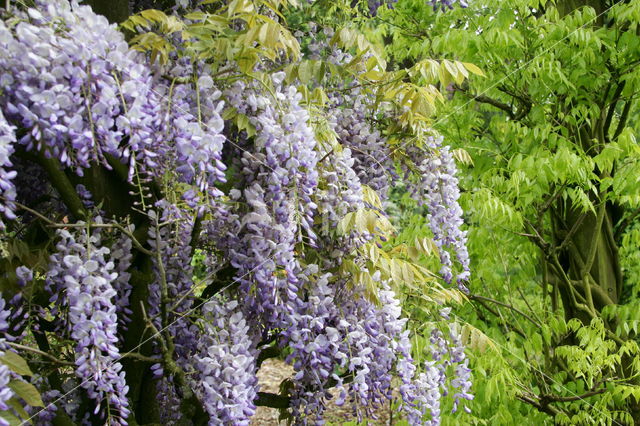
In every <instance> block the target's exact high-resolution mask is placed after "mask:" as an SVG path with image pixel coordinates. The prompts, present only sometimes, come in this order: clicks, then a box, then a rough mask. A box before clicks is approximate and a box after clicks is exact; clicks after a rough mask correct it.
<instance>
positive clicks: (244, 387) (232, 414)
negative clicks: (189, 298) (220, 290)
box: [194, 297, 258, 426]
mask: <svg viewBox="0 0 640 426" xmlns="http://www.w3.org/2000/svg"><path fill="white" fill-rule="evenodd" d="M199 324H200V326H201V327H202V328H203V330H204V332H203V333H202V336H201V337H200V339H199V340H198V347H199V353H198V355H196V356H195V362H194V369H195V371H196V372H197V373H196V377H197V378H198V381H197V382H196V385H195V389H196V392H197V393H198V395H199V397H200V399H201V400H202V402H203V405H204V408H205V410H206V411H207V412H208V413H209V424H210V425H211V426H213V425H219V424H233V425H249V419H250V417H251V416H253V414H254V413H255V409H256V406H255V404H254V400H255V399H256V396H257V390H258V378H257V376H256V372H257V368H256V355H257V351H256V348H255V342H254V340H255V338H252V336H254V335H253V333H252V332H251V330H250V329H249V324H248V323H247V321H246V320H245V318H244V314H243V313H242V310H241V309H240V306H239V304H238V302H237V301H235V300H227V299H223V298H221V297H216V298H213V299H212V300H210V301H208V302H207V303H205V304H204V305H203V307H202V319H201V320H200V323H199ZM254 337H255V336H254Z"/></svg>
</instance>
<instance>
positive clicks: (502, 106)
mask: <svg viewBox="0 0 640 426" xmlns="http://www.w3.org/2000/svg"><path fill="white" fill-rule="evenodd" d="M454 90H458V91H460V92H462V93H464V94H465V95H467V96H468V97H470V98H471V99H473V100H475V101H477V102H480V103H483V104H489V105H491V106H494V107H496V108H498V109H501V110H503V111H504V112H506V113H507V114H509V117H510V118H511V119H515V117H516V116H515V114H514V113H513V109H512V108H511V105H508V104H505V103H504V102H501V101H499V100H497V99H493V98H490V97H488V96H485V95H474V94H472V93H470V92H469V91H468V90H467V89H464V88H462V87H460V86H458V85H456V86H454Z"/></svg>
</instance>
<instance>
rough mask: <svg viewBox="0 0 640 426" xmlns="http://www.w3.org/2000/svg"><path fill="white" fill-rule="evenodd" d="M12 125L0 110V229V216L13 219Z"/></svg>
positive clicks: (0, 227)
mask: <svg viewBox="0 0 640 426" xmlns="http://www.w3.org/2000/svg"><path fill="white" fill-rule="evenodd" d="M14 130H15V129H14V127H13V126H10V125H9V123H7V120H5V118H4V115H3V114H2V111H0V197H2V198H0V229H3V228H4V223H3V222H2V216H5V217H6V218H7V219H14V218H15V214H14V213H13V210H14V206H13V201H15V199H16V188H15V186H14V184H13V183H12V182H11V180H12V179H13V178H14V177H15V176H16V171H15V170H9V168H10V167H11V166H12V165H13V164H11V159H10V157H11V154H12V153H13V143H14V142H15V141H16V136H15V133H14Z"/></svg>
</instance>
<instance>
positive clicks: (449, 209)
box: [415, 136, 471, 292]
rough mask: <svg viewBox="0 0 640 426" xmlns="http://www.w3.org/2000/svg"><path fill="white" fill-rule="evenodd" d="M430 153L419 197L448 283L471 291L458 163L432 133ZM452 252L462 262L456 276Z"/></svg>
mask: <svg viewBox="0 0 640 426" xmlns="http://www.w3.org/2000/svg"><path fill="white" fill-rule="evenodd" d="M426 145H427V146H426V149H427V155H426V157H425V158H424V159H423V160H422V161H421V162H420V165H419V167H418V168H419V170H420V172H421V174H422V178H421V181H420V182H419V184H418V185H417V187H416V189H415V190H416V192H417V195H418V200H419V201H420V202H421V203H424V204H425V205H426V206H427V209H428V215H427V219H428V222H429V227H430V228H431V231H432V232H433V236H434V241H435V243H436V246H437V247H438V249H439V254H440V263H441V264H442V268H441V269H440V273H441V274H442V277H443V278H444V280H445V281H446V282H448V283H451V282H452V281H454V278H455V282H456V284H457V285H458V287H459V288H460V289H461V290H463V291H465V292H466V291H468V290H467V288H466V286H465V282H467V281H468V280H469V277H470V275H471V274H470V269H469V253H468V251H467V232H466V231H463V230H462V225H463V223H464V221H463V219H462V208H461V207H460V204H459V203H458V199H459V198H460V188H459V187H458V178H457V177H456V172H457V168H456V164H455V160H454V158H453V154H452V153H451V149H450V147H449V146H446V145H444V144H443V143H442V137H440V136H437V137H434V136H429V137H427V139H426ZM451 252H453V253H454V254H455V257H456V259H457V260H458V262H459V263H460V265H461V268H462V271H460V272H458V273H456V275H455V277H454V270H453V260H452V259H451Z"/></svg>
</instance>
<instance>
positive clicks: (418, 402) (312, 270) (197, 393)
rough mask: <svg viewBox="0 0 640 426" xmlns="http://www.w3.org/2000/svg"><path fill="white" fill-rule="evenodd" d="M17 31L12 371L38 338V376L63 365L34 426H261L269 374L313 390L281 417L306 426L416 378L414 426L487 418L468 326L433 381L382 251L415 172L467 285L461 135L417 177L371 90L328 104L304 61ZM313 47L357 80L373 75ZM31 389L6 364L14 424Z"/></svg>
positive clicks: (51, 28)
mask: <svg viewBox="0 0 640 426" xmlns="http://www.w3.org/2000/svg"><path fill="white" fill-rule="evenodd" d="M451 3H452V2H438V4H442V5H447V6H450V5H451ZM461 3H462V2H461ZM185 4H186V3H185ZM198 7H200V6H198ZM202 10H204V8H203V9H200V11H201V12H202ZM4 13H5V14H6V16H5V19H4V20H3V21H0V215H1V216H2V218H1V219H0V226H1V227H2V228H3V229H5V228H6V229H7V230H8V231H9V234H7V235H11V238H14V243H13V245H12V246H11V250H13V251H12V252H11V256H10V258H9V261H8V263H9V264H10V265H11V271H10V273H7V274H6V276H7V277H8V279H10V280H12V283H13V284H15V286H14V289H13V290H12V292H11V297H12V298H11V299H10V300H11V303H10V304H6V305H5V302H4V299H0V333H1V334H2V335H3V336H4V335H6V336H4V337H2V340H1V341H2V343H0V350H2V351H7V350H11V347H10V346H9V345H7V344H5V342H9V341H11V342H13V341H14V340H18V337H20V340H22V338H23V337H25V336H26V337H27V338H26V339H25V341H29V342H31V341H35V342H36V344H37V346H38V349H35V348H33V350H32V352H30V353H29V354H28V355H25V358H27V359H28V360H29V361H30V360H33V359H36V358H38V357H40V358H38V359H39V360H40V361H41V364H45V365H47V368H44V369H42V370H41V371H39V372H38V373H37V374H34V376H33V378H32V383H33V384H34V385H33V386H36V388H37V389H38V390H39V392H40V395H41V396H42V398H43V401H44V404H43V405H45V406H44V407H42V409H41V410H40V409H38V407H36V406H34V407H30V408H29V411H28V413H29V414H33V418H34V419H36V418H37V419H39V420H38V421H40V422H42V423H43V424H47V422H52V421H53V420H52V419H54V418H57V417H65V418H67V419H68V420H69V421H74V422H79V423H83V424H92V423H93V424H95V423H106V424H110V425H120V424H122V425H125V424H128V419H129V420H132V419H133V417H134V416H137V417H139V418H137V420H138V421H140V418H145V420H148V419H152V420H153V421H155V422H160V421H162V422H164V423H166V424H183V423H181V422H183V421H185V420H189V421H191V420H193V421H194V423H199V424H200V423H205V422H206V423H208V424H210V425H219V424H234V425H235V424H239V425H248V424H249V423H250V421H251V417H252V416H253V415H254V413H255V410H256V406H257V405H258V404H259V403H261V401H262V399H263V398H265V396H264V394H263V393H261V392H260V387H259V383H258V379H257V371H258V369H259V367H260V364H261V362H262V361H263V360H264V356H265V354H271V353H275V354H277V355H282V356H283V357H284V358H285V359H286V362H288V363H289V364H291V365H292V366H293V369H294V371H295V373H294V376H293V377H292V386H291V387H290V389H288V390H287V391H286V392H283V393H282V394H280V395H275V397H276V398H279V399H278V401H280V404H284V406H286V407H287V408H288V409H289V412H290V415H291V416H292V418H293V420H294V422H295V423H296V424H322V423H323V415H324V411H325V409H326V405H327V403H328V401H329V400H330V399H331V398H332V394H333V393H335V394H337V400H338V403H339V404H348V405H349V406H350V407H351V412H352V413H353V415H354V417H355V418H357V419H359V420H362V419H364V418H367V417H372V416H374V415H375V410H376V408H378V407H380V406H382V405H383V404H384V403H386V402H388V401H389V400H391V399H393V398H395V394H394V387H396V386H397V384H396V383H395V381H394V378H396V377H397V378H399V379H400V385H399V393H400V397H401V399H402V401H401V407H402V411H403V413H404V415H405V416H406V417H407V419H408V420H409V422H410V424H434V425H435V424H439V419H440V401H441V397H442V396H443V395H444V394H445V389H447V388H449V389H451V390H453V391H454V395H453V401H454V402H453V404H454V410H455V409H457V407H458V405H459V404H460V402H461V401H462V400H469V399H471V398H472V395H471V393H470V369H469V364H468V359H467V358H466V357H465V354H464V348H463V346H462V342H461V340H460V336H458V334H456V333H455V328H451V331H450V332H449V333H448V334H443V333H442V332H440V331H438V329H437V328H434V331H433V333H432V334H431V346H430V348H431V357H430V359H429V360H428V361H427V362H426V363H424V364H423V365H419V364H418V362H417V361H415V360H414V356H415V354H414V353H413V349H412V345H411V342H410V335H411V334H410V333H411V327H410V324H409V322H408V320H407V319H406V318H404V317H403V312H402V303H401V302H402V301H401V294H400V293H399V292H398V291H397V288H396V287H395V285H396V283H394V278H393V277H392V276H390V274H388V273H386V272H382V271H381V268H378V267H377V265H376V264H375V263H373V262H371V261H370V259H368V258H367V257H366V256H365V254H364V253H365V252H372V250H374V251H375V249H376V248H378V249H380V250H384V247H383V244H382V243H383V242H386V241H387V237H385V235H383V234H384V231H383V230H382V228H381V227H382V225H381V224H380V223H381V220H382V219H384V220H385V221H387V222H389V221H390V219H389V218H388V216H389V215H388V214H387V213H386V212H385V203H386V202H387V201H388V200H389V199H390V198H391V197H392V191H393V190H395V188H397V186H396V185H397V183H399V182H400V181H402V180H403V178H402V177H401V176H399V175H398V171H400V170H404V171H406V172H407V174H411V173H413V174H412V176H411V179H407V182H411V185H412V186H410V187H411V188H412V192H413V195H414V196H416V198H417V202H418V203H422V204H425V205H426V206H427V208H428V211H429V216H428V220H429V224H430V227H431V230H432V233H433V235H434V240H435V242H436V245H437V246H438V248H439V254H440V260H441V264H442V270H441V275H442V278H443V280H444V281H445V282H447V283H451V282H452V281H453V280H454V279H455V282H457V284H458V286H459V287H460V288H461V289H464V288H465V283H466V282H467V281H468V279H469V259H468V255H467V252H466V234H465V233H464V231H463V230H461V227H462V225H463V223H462V212H461V210H460V207H459V205H458V202H457V199H458V197H459V190H458V181H457V178H456V177H455V174H456V168H455V164H454V163H453V158H452V155H451V152H450V150H449V148H448V147H446V146H445V145H443V143H442V140H441V139H440V138H438V137H432V138H430V139H428V142H427V144H426V146H425V147H422V148H421V149H416V150H415V151H411V152H410V150H408V151H407V152H410V154H411V156H412V161H414V163H415V164H413V166H417V167H413V168H412V167H408V166H407V164H398V163H397V162H396V161H395V159H394V158H392V155H391V150H390V148H389V140H388V138H387V136H386V134H385V133H384V128H383V124H384V122H385V120H387V121H388V120H391V119H392V116H391V114H392V108H391V109H387V110H385V113H384V114H379V111H378V112H377V111H373V105H374V104H375V102H374V100H373V98H372V94H371V93H370V92H367V91H366V90H362V89H361V88H359V87H358V86H357V85H355V84H353V83H352V82H344V81H333V80H331V81H329V82H327V83H326V84H327V88H333V89H335V90H333V91H331V92H330V94H329V96H328V97H327V101H328V102H327V103H326V105H313V104H312V102H310V100H309V97H308V90H307V88H304V87H301V85H300V81H298V80H296V79H295V78H291V76H290V75H289V74H288V73H287V72H286V71H282V70H283V69H284V68H285V67H284V65H286V64H287V62H286V61H288V60H289V58H286V57H284V56H282V57H280V56H278V57H273V58H267V59H264V60H262V61H260V62H259V63H256V64H255V66H254V69H253V70H252V71H251V72H246V70H243V72H240V69H241V67H242V66H241V64H240V63H239V62H240V61H241V60H243V58H244V57H242V56H241V55H240V54H239V53H238V55H239V56H238V57H235V58H229V57H226V58H224V59H223V58H217V59H216V61H212V60H207V59H206V58H205V59H203V55H196V54H193V51H194V46H196V44H190V43H194V42H193V40H191V39H189V37H179V36H178V35H177V34H174V33H177V32H178V31H177V30H176V31H174V33H171V34H169V35H167V34H161V35H162V36H166V38H164V39H163V40H164V42H166V44H165V45H163V46H164V48H166V49H168V50H171V51H170V52H169V53H168V54H167V55H166V57H165V61H164V62H160V63H159V62H158V61H157V60H156V61H154V60H153V59H154V58H156V56H155V54H149V52H148V51H147V52H141V51H140V50H144V49H137V50H134V49H130V48H129V45H128V43H127V41H126V39H125V36H124V35H123V34H122V33H121V32H120V31H118V29H117V28H116V26H114V25H110V24H109V23H108V21H107V20H106V19H105V18H104V17H101V16H99V15H96V14H95V13H94V12H93V11H92V9H91V8H90V7H89V6H83V5H79V4H78V3H77V2H75V1H72V2H68V1H66V0H53V1H50V2H44V1H38V2H36V7H34V8H24V9H19V8H16V9H15V10H12V11H11V12H9V11H4ZM202 13H204V12H202ZM268 15H269V20H272V21H273V22H276V21H278V20H279V19H280V18H278V16H277V15H276V14H274V13H271V12H269V13H268ZM156 16H157V15H156ZM165 16H166V15H165ZM198 16H199V15H197V14H196V15H192V16H190V19H189V20H185V21H179V19H180V18H178V17H176V16H174V17H173V18H175V20H174V21H172V22H173V23H174V24H175V25H176V26H178V24H176V22H178V21H179V22H193V21H194V20H195V21H197V20H198V19H199V18H198ZM265 16H266V15H265ZM265 21H266V22H268V21H267V20H265ZM242 25H243V24H242V23H241V22H239V21H238V22H234V23H233V24H230V27H229V31H228V32H229V33H232V32H233V31H237V32H238V33H241V32H242V31H244V29H243V28H242ZM141 28H142V27H140V26H139V28H138V29H141ZM141 30H142V29H141ZM154 31H155V30H154ZM147 34H154V35H155V36H157V37H160V35H158V34H157V33H155V32H149V33H147ZM325 35H327V36H331V35H333V30H332V29H327V30H326V31H325ZM149 38H150V39H152V38H153V36H149ZM134 40H135V39H134ZM79 41H81V42H79ZM167 46H168V47H167ZM325 48H326V49H325ZM323 49H325V50H327V49H328V50H329V53H328V54H327V52H325V51H323ZM310 50H312V51H313V52H312V54H313V55H314V57H318V58H323V57H325V56H326V58H325V59H326V60H327V62H328V63H331V64H333V65H337V66H345V65H346V64H347V63H349V62H351V61H352V60H354V58H356V57H355V56H352V55H351V54H349V53H348V52H346V51H342V50H340V49H336V48H332V47H331V48H330V47H328V45H327V44H323V43H321V42H318V43H316V45H310ZM229 51H230V52H233V49H230V50H229ZM243 54H244V53H243ZM366 58H367V57H365V59H366ZM209 59H210V58H209ZM218 59H219V60H218ZM213 62H215V64H214V63H213ZM220 63H222V65H221V64H220ZM294 65H295V63H294ZM273 70H275V71H273ZM378 119H379V120H378ZM319 122H322V123H324V124H326V126H325V127H324V128H321V126H320V125H319V124H318V123H319ZM381 123H382V124H381ZM323 132H324V133H323ZM416 170H417V172H416ZM372 193H375V194H376V195H375V197H373V198H372V197H371V196H370V195H367V194H372ZM380 201H382V203H380ZM358 215H360V216H358ZM365 216H366V218H367V219H366V221H368V222H367V223H366V226H364V227H363V226H360V225H361V224H358V225H359V226H351V227H349V226H348V225H345V218H349V217H365ZM379 219H380V220H379ZM365 228H366V229H365ZM22 240H24V241H28V242H29V244H31V246H27V243H25V242H23V241H22ZM25 247H27V248H25ZM451 253H454V257H455V260H453V259H452V256H451ZM349 265H351V267H352V270H351V272H349V271H348V267H349ZM354 267H355V268H356V269H357V270H358V273H359V274H361V275H362V276H366V277H368V281H358V280H356V279H354V276H353V275H354V274H353V268H354ZM456 268H460V269H461V272H454V271H455V270H456ZM7 300H9V299H7ZM9 305H11V306H10V309H6V308H7V307H8V306H9ZM452 327H453V326H452ZM43 354H44V355H43ZM21 355H22V354H21ZM0 359H1V357H0ZM47 363H48V364H47ZM51 371H55V372H56V373H55V374H53V373H52V374H48V373H50V372H51ZM45 372H48V373H45ZM15 375H16V373H15V372H14V371H11V369H10V368H9V367H8V366H7V365H5V364H3V363H2V362H0V413H2V412H5V411H6V412H9V411H11V410H14V409H13V408H11V406H10V404H8V401H10V400H12V398H14V397H15V395H14V392H13V391H12V388H10V387H9V384H10V382H11V381H12V380H17V379H16V376H15ZM331 389H334V390H335V392H332V391H331ZM272 397H273V395H272ZM283 401H284V402H283ZM32 402H33V401H32ZM12 412H13V411H12ZM18 414H19V413H18ZM12 415H13V414H12ZM147 416H148V417H147ZM196 419H197V421H196ZM25 420H27V419H25ZM3 422H4V420H0V424H5V423H3ZM425 422H426V423H425Z"/></svg>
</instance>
